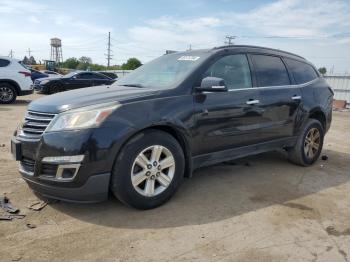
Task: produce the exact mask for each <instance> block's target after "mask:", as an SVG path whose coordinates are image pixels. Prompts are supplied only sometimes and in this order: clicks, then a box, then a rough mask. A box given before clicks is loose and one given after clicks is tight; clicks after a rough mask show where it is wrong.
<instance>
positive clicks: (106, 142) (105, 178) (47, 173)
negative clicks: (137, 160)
mask: <svg viewBox="0 0 350 262" xmlns="http://www.w3.org/2000/svg"><path fill="white" fill-rule="evenodd" d="M116 141H118V142H119V140H118V139H117V138H116V137H115V132H114V131H113V130H112V129H110V128H99V129H94V130H89V129H85V130H76V131H67V132H52V133H44V134H43V135H42V136H41V138H40V139H38V140H25V139H23V138H21V137H19V136H14V137H13V138H12V141H11V151H12V154H13V155H14V156H15V159H16V160H17V161H19V172H20V173H21V175H22V177H23V178H24V179H25V181H26V182H27V184H28V185H29V186H30V187H31V188H32V189H33V190H34V191H36V192H38V193H40V194H42V195H45V196H47V197H50V198H55V199H60V200H66V201H71V202H100V201H103V200H106V199H107V198H108V193H109V181H110V172H111V170H112V166H113V163H114V159H115V155H116V153H117V150H119V147H120V145H119V143H118V142H116ZM80 155H84V158H83V160H81V162H79V168H78V169H77V173H76V174H74V176H73V177H72V179H71V180H69V179H57V178H59V177H60V176H59V174H61V175H62V170H61V169H60V167H67V166H68V167H67V168H68V169H69V168H72V163H71V162H67V163H65V162H60V163H56V164H55V163H54V162H53V163H47V162H45V161H44V158H47V157H64V156H80ZM73 166H74V165H73ZM60 172H61V173H60Z"/></svg>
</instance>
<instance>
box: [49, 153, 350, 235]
mask: <svg viewBox="0 0 350 262" xmlns="http://www.w3.org/2000/svg"><path fill="white" fill-rule="evenodd" d="M323 154H326V155H328V157H329V158H328V160H327V161H323V160H319V161H318V162H317V163H316V164H315V165H313V166H312V167H299V166H295V165H293V164H291V163H289V162H288V161H287V160H286V158H285V156H284V155H282V154H280V153H277V152H274V153H267V154H261V155H258V156H255V157H250V158H245V159H242V160H239V161H237V164H235V165H232V164H231V165H228V164H222V165H217V166H212V167H208V168H203V169H200V170H197V171H196V172H195V173H194V176H193V178H191V179H185V181H184V183H183V184H182V186H181V187H180V189H179V191H178V192H177V194H176V195H175V196H174V197H173V198H172V199H171V200H170V201H169V202H168V203H166V204H165V205H163V206H161V207H159V208H156V209H153V210H147V211H139V210H135V209H133V208H130V207H127V206H125V205H123V204H122V203H120V202H119V201H118V200H115V199H113V198H111V199H110V200H108V201H106V202H104V203H98V204H69V203H64V202H60V203H57V204H53V205H52V207H53V208H55V209H57V210H59V211H60V212H63V213H66V214H68V215H69V216H72V217H74V218H77V219H79V220H83V221H86V222H88V223H93V224H98V225H103V226H108V227H117V228H163V227H178V226H184V225H200V224H206V223H211V222H215V221H220V220H224V219H227V218H231V217H234V216H238V215H241V214H244V213H248V212H251V211H254V210H258V209H261V208H265V207H268V206H271V205H276V204H280V205H287V206H288V205H290V203H291V202H292V201H296V199H298V198H300V197H303V196H307V195H309V194H313V193H316V192H319V191H322V190H325V189H327V188H331V187H335V186H338V185H341V184H344V183H346V182H348V181H350V173H349V172H348V170H349V168H350V155H349V154H345V153H340V152H336V151H332V150H324V152H323ZM287 202H289V203H287ZM291 205H294V207H296V208H301V209H305V208H310V207H307V206H302V205H298V204H293V203H292V204H291Z"/></svg>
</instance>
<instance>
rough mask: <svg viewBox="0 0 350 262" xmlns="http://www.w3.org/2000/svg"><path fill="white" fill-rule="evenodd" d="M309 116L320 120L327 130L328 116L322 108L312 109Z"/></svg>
mask: <svg viewBox="0 0 350 262" xmlns="http://www.w3.org/2000/svg"><path fill="white" fill-rule="evenodd" d="M309 118H311V119H316V120H318V121H320V123H321V124H322V127H323V129H324V130H326V125H327V118H326V114H325V113H324V112H323V111H322V109H321V108H315V109H313V110H311V111H310V113H309Z"/></svg>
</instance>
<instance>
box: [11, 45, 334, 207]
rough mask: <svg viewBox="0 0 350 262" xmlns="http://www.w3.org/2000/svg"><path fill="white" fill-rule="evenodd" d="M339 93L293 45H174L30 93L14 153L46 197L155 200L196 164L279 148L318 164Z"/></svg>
mask: <svg viewBox="0 0 350 262" xmlns="http://www.w3.org/2000/svg"><path fill="white" fill-rule="evenodd" d="M332 99H333V93H332V91H331V89H330V88H329V86H328V85H327V83H326V82H325V80H324V79H323V78H322V77H320V75H319V74H318V72H317V70H315V68H314V66H312V65H311V64H310V63H309V62H308V61H306V60H305V59H304V58H302V57H300V56H297V55H294V54H291V53H287V52H283V51H280V50H274V49H269V48H263V47H254V46H225V47H218V48H213V49H208V50H196V51H187V52H178V53H173V54H168V55H164V56H162V57H160V58H158V59H156V60H154V61H152V62H150V63H148V64H146V65H144V66H142V67H140V68H138V69H137V70H135V71H133V72H132V73H130V74H129V75H127V76H125V77H123V78H122V79H120V80H118V81H117V82H116V83H114V84H113V85H111V86H100V87H91V88H86V89H84V90H73V91H68V92H64V93H60V94H56V95H53V96H49V97H45V98H40V99H38V100H36V101H34V102H32V103H31V104H30V105H29V106H28V112H27V113H26V116H25V119H24V122H23V124H22V125H21V126H20V127H19V128H18V130H17V131H16V132H15V134H14V137H13V139H12V153H13V155H14V156H15V158H16V160H18V161H20V165H19V166H20V173H21V174H22V176H23V178H24V179H25V180H26V181H27V183H28V185H29V186H30V187H31V188H32V189H33V190H34V191H37V192H39V193H41V194H42V195H45V196H47V197H51V198H56V199H62V200H67V201H77V202H95V201H101V200H104V199H106V198H107V196H108V193H109V192H110V191H111V192H112V193H113V194H114V195H115V196H116V197H117V198H118V199H120V200H121V201H122V202H124V203H126V204H128V205H130V206H133V207H135V208H139V209H149V208H154V207H156V206H159V205H161V204H163V203H164V202H166V201H167V200H168V199H169V198H170V197H171V196H172V195H173V194H174V193H175V191H176V189H177V188H178V187H179V185H180V184H181V181H182V179H183V178H184V177H190V176H191V174H192V171H193V170H194V169H196V168H199V167H203V166H207V165H212V164H215V163H218V162H223V161H228V160H232V159H235V158H239V157H243V156H247V155H252V154H258V153H262V152H266V151H271V150H278V149H283V150H286V151H287V152H288V154H289V156H290V160H291V161H292V162H294V163H296V164H299V165H302V166H308V165H311V164H313V163H314V162H315V161H316V160H317V159H318V157H319V155H320V152H321V150H322V144H323V138H324V135H325V133H326V132H327V131H328V129H329V127H330V123H331V118H332Z"/></svg>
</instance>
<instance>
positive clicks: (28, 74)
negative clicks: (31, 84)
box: [18, 71, 32, 77]
mask: <svg viewBox="0 0 350 262" xmlns="http://www.w3.org/2000/svg"><path fill="white" fill-rule="evenodd" d="M18 73H20V74H22V75H24V76H25V77H27V76H31V75H32V74H31V73H30V72H23V71H20V72H18Z"/></svg>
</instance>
